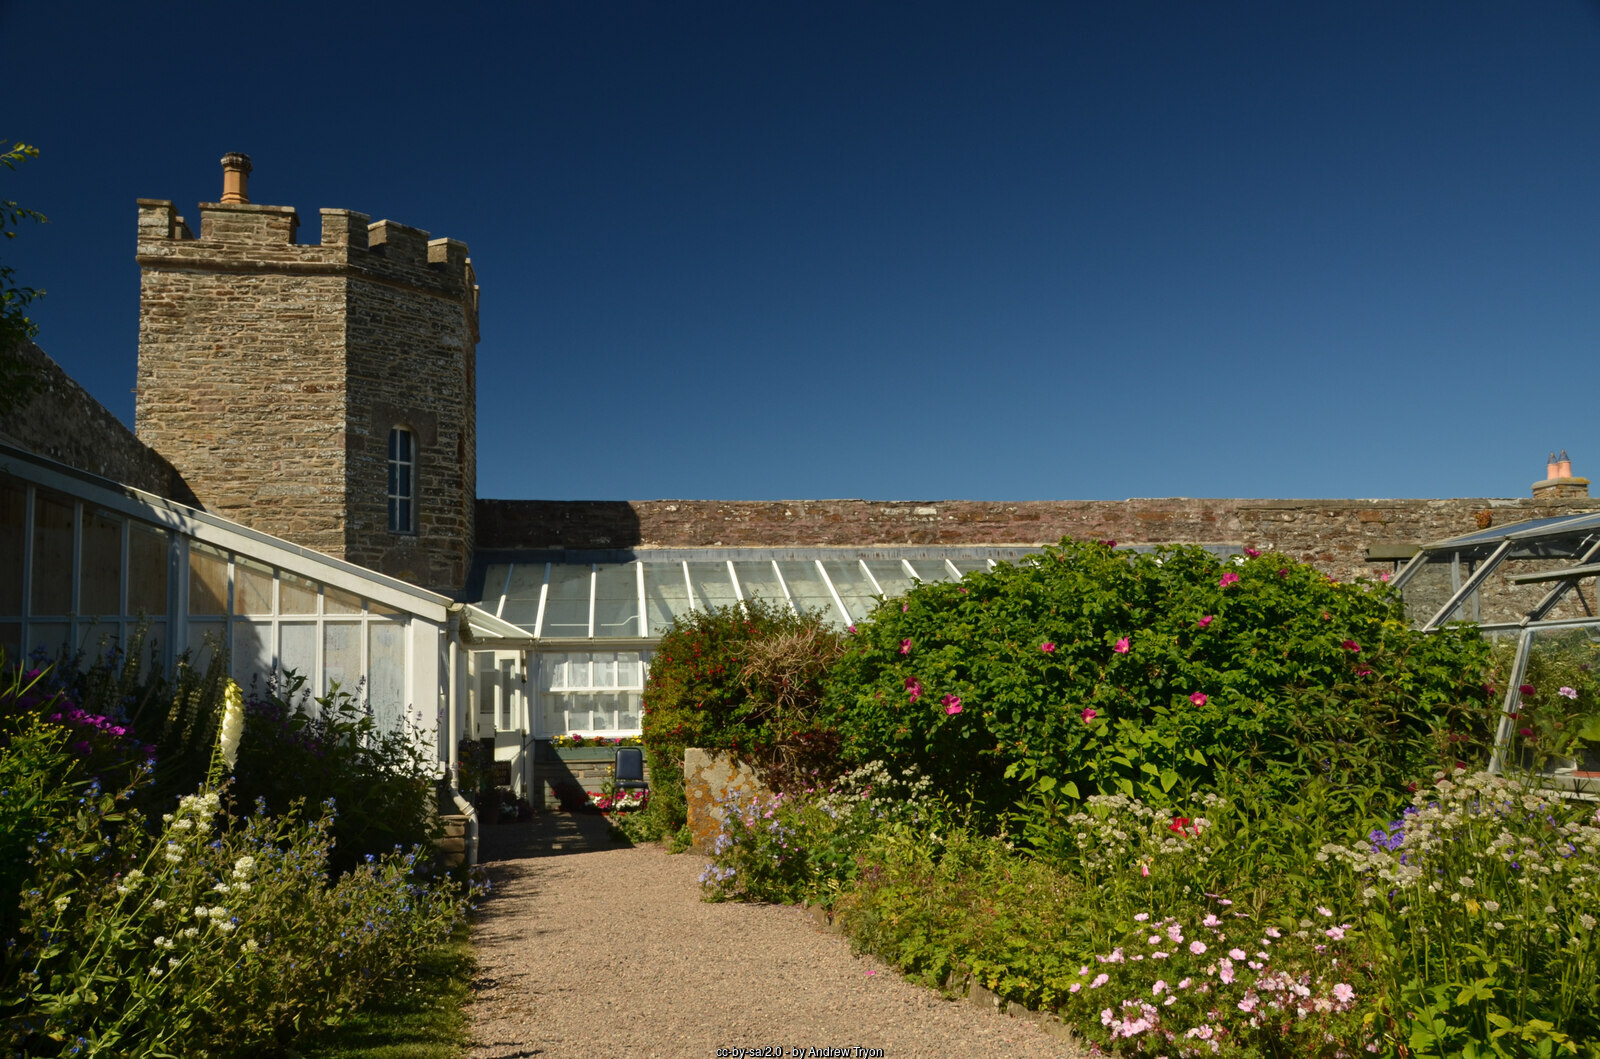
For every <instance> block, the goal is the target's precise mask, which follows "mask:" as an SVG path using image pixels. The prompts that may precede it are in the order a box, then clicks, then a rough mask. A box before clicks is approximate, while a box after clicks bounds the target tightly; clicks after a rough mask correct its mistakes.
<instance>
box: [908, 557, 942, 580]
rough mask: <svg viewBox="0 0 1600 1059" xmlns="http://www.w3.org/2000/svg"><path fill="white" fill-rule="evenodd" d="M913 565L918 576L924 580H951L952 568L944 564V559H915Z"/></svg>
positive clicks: (912, 561)
mask: <svg viewBox="0 0 1600 1059" xmlns="http://www.w3.org/2000/svg"><path fill="white" fill-rule="evenodd" d="M911 566H912V567H913V568H914V569H915V570H916V571H917V577H918V578H919V579H921V580H923V581H928V582H938V581H949V580H951V577H950V568H949V567H948V566H946V565H945V564H944V560H943V559H913V560H911Z"/></svg>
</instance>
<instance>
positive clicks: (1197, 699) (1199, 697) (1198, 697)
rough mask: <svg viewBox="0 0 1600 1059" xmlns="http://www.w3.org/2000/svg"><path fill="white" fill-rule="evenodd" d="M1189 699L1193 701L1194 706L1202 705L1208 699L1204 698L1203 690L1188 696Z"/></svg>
mask: <svg viewBox="0 0 1600 1059" xmlns="http://www.w3.org/2000/svg"><path fill="white" fill-rule="evenodd" d="M1189 701H1190V702H1192V703H1194V704H1195V705H1196V706H1204V705H1205V704H1206V702H1207V701H1208V700H1207V699H1206V693H1205V692H1203V691H1197V692H1195V693H1194V694H1193V695H1190V696H1189Z"/></svg>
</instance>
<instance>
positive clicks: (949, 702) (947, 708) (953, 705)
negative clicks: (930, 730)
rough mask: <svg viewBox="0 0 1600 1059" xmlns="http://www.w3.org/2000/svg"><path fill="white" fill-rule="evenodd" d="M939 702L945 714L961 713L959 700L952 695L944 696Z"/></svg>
mask: <svg viewBox="0 0 1600 1059" xmlns="http://www.w3.org/2000/svg"><path fill="white" fill-rule="evenodd" d="M939 702H940V703H941V704H942V705H943V706H944V712H945V713H960V712H961V700H960V699H959V698H957V697H956V696H954V695H946V696H945V697H944V698H942V699H940V700H939Z"/></svg>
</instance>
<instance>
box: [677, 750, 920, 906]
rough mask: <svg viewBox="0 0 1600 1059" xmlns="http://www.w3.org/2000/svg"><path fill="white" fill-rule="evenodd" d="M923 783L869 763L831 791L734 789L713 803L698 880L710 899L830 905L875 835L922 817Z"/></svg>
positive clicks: (877, 764)
mask: <svg viewBox="0 0 1600 1059" xmlns="http://www.w3.org/2000/svg"><path fill="white" fill-rule="evenodd" d="M928 786H929V781H928V780H927V779H926V778H922V779H918V778H916V776H915V775H914V774H912V775H907V774H906V773H904V772H898V771H897V772H895V773H891V772H890V770H889V769H888V768H887V767H886V766H885V765H884V764H883V763H882V762H872V763H871V764H868V765H866V766H863V767H862V768H859V769H856V770H855V771H854V772H851V773H850V774H849V775H847V776H845V777H843V779H842V780H841V781H840V782H839V784H838V785H837V786H836V787H833V788H827V789H807V790H803V791H801V792H800V793H799V794H794V795H789V794H783V793H778V794H774V795H771V796H758V797H755V798H751V799H745V798H744V797H743V796H741V795H739V794H738V793H737V792H735V793H733V794H731V795H729V796H728V797H726V798H724V799H722V800H721V801H719V802H718V805H719V806H720V808H721V809H722V821H721V825H720V826H719V827H718V829H717V835H716V837H715V838H714V839H713V840H712V847H711V858H710V861H709V862H708V863H707V865H706V869H705V871H704V872H703V873H702V874H701V876H700V884H701V886H703V887H704V888H705V889H706V892H707V896H708V897H709V898H711V899H712V900H727V899H730V898H733V899H739V900H749V901H778V902H783V903H792V902H795V901H801V900H806V899H810V900H813V901H817V902H819V903H821V904H823V905H825V906H827V905H831V904H832V903H833V900H834V898H835V897H836V896H837V895H838V894H839V893H841V892H842V891H843V890H845V889H846V888H848V887H849V886H850V885H851V883H852V882H853V880H854V879H855V874H856V867H857V858H858V856H859V855H860V853H861V851H862V849H863V848H864V847H865V846H866V844H867V842H868V841H869V840H870V839H871V837H872V836H873V835H874V834H875V833H877V832H878V831H879V830H880V829H882V828H884V827H888V826H890V825H891V824H895V823H906V824H917V823H920V822H922V820H923V819H924V818H925V817H926V816H927V814H928V812H929V806H928V803H927V793H928Z"/></svg>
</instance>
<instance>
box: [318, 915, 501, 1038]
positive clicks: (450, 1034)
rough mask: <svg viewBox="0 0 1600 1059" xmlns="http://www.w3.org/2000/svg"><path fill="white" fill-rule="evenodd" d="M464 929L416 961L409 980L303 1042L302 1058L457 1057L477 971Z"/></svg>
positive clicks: (398, 984) (464, 1035)
mask: <svg viewBox="0 0 1600 1059" xmlns="http://www.w3.org/2000/svg"><path fill="white" fill-rule="evenodd" d="M475 966H476V964H475V962H474V960H473V957H472V945H471V943H470V942H469V941H468V940H467V933H466V930H465V928H463V929H461V930H459V931H457V933H456V935H455V937H453V938H451V939H450V941H449V942H447V943H446V944H444V945H440V946H438V947H437V948H435V949H433V950H431V951H430V952H429V953H428V954H427V955H426V956H424V957H423V958H422V959H421V960H420V961H418V964H417V968H416V970H415V972H414V973H413V974H412V975H411V977H410V978H408V979H405V980H404V981H401V982H399V983H397V984H396V985H395V986H394V987H393V988H391V989H390V990H388V991H387V992H385V993H384V994H383V995H382V996H381V997H380V998H378V999H377V1000H376V1001H375V1002H373V1003H371V1004H369V1005H367V1006H366V1007H364V1008H362V1009H361V1010H360V1011H357V1012H356V1013H355V1014H353V1015H351V1016H350V1017H349V1018H346V1019H344V1020H343V1021H341V1022H340V1023H339V1024H338V1025H336V1026H330V1027H328V1028H327V1029H324V1030H322V1031H320V1032H318V1033H316V1034H314V1035H313V1036H312V1037H310V1038H309V1039H308V1040H306V1041H305V1042H303V1043H302V1045H301V1048H300V1054H301V1055H302V1056H303V1059H460V1057H461V1056H463V1055H465V1054H466V1048H467V1044H468V1042H469V1037H468V1033H467V1012H466V1006H467V1001H468V1000H470V999H471V997H472V974H473V970H474V969H475Z"/></svg>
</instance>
